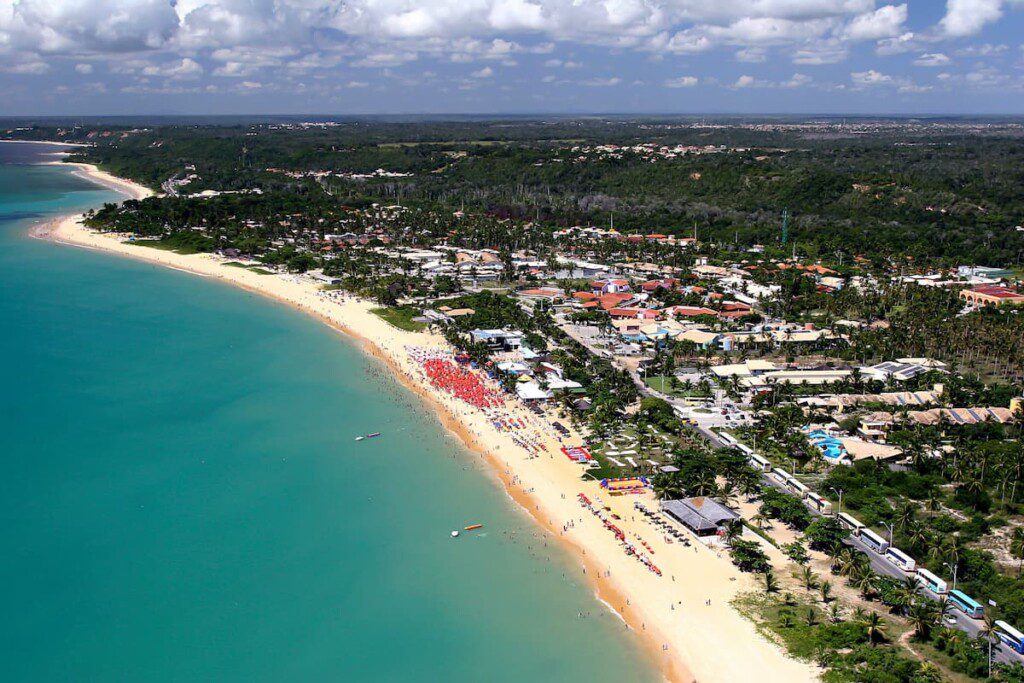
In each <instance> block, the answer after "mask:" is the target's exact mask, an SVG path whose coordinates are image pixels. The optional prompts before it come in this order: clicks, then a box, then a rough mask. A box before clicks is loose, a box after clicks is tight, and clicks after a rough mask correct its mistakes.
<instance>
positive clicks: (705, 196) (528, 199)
mask: <svg viewBox="0 0 1024 683" xmlns="http://www.w3.org/2000/svg"><path fill="white" fill-rule="evenodd" d="M1021 132H1022V131H1021V129H1020V127H1019V126H1018V125H1017V124H1014V123H1004V124H997V123H990V124H986V125H978V124H969V123H967V122H964V123H962V125H958V122H956V121H952V122H951V121H941V122H939V121H937V122H916V121H904V122H899V121H890V122H877V123H872V122H859V123H857V124H856V125H855V126H850V125H841V124H838V123H836V122H829V121H824V122H819V123H814V122H798V121H787V120H775V121H768V122H762V123H760V124H758V125H754V124H753V123H752V122H749V121H744V120H736V119H729V120H724V121H720V122H717V123H716V125H708V124H707V123H706V122H703V121H700V120H697V119H674V120H637V119H629V118H621V119H580V120H573V119H552V120H530V119H509V120H496V121H478V120H456V121H376V120H352V121H345V122H339V123H337V124H336V125H329V126H299V125H297V124H295V123H294V122H290V123H285V122H279V123H273V122H267V123H259V124H252V123H250V124H243V123H233V124H232V125H219V124H217V123H212V122H209V123H206V124H203V125H197V124H193V125H166V124H163V125H151V126H148V127H137V126H132V127H128V126H115V125H110V126H99V125H97V124H87V125H80V126H71V127H66V128H51V127H45V126H43V127H38V126H37V127H29V128H26V129H24V130H19V131H8V133H9V134H10V135H16V136H20V137H36V138H48V139H64V140H74V141H85V142H88V143H90V145H91V146H89V147H87V148H83V149H82V150H81V151H80V152H79V153H78V154H76V155H75V158H77V159H79V160H84V161H89V162H92V163H98V164H99V165H101V166H102V167H104V168H105V169H107V170H109V171H111V172H113V173H115V174H118V175H123V176H127V177H130V178H133V179H135V180H138V181H140V182H143V183H145V184H147V185H149V186H150V187H153V188H154V189H156V188H159V187H160V186H161V185H162V184H163V183H164V182H165V181H167V180H169V179H172V178H177V179H182V178H184V177H185V176H187V175H189V174H194V175H195V176H197V177H196V178H195V179H194V180H192V182H190V183H189V184H187V185H185V186H183V188H182V192H183V193H184V192H198V191H200V190H204V189H213V190H243V189H249V190H251V189H261V190H264V191H274V190H280V191H291V190H294V189H295V188H297V187H300V186H302V185H304V184H307V185H308V184H310V183H313V182H318V183H319V184H320V185H321V186H322V187H323V188H324V189H325V190H326V191H328V192H329V193H330V194H331V195H332V196H334V197H335V198H336V199H338V200H339V201H342V202H351V201H361V200H365V199H367V198H376V199H381V200H386V201H405V202H408V201H421V202H429V203H432V204H436V205H441V206H449V207H459V208H463V207H464V208H466V209H467V210H473V211H479V212H484V213H485V214H487V215H491V216H494V217H496V218H519V219H538V218H539V219H540V220H541V221H542V222H544V223H547V224H550V225H573V224H596V225H607V224H609V223H610V222H612V221H614V224H615V226H616V227H617V228H619V229H621V230H623V231H638V232H662V233H674V234H685V235H690V234H691V233H692V232H693V231H694V229H696V230H697V232H698V234H699V235H700V236H701V237H702V238H703V239H706V240H709V241H714V242H716V243H718V245H719V246H720V247H721V248H723V249H745V248H747V247H749V246H750V245H753V244H757V243H761V244H767V245H775V244H777V243H778V242H779V241H780V238H781V224H782V212H783V210H784V209H788V210H789V214H790V216H791V219H790V222H789V238H790V242H791V243H792V244H793V245H795V246H796V248H797V249H798V250H800V251H801V252H803V253H806V254H808V255H812V256H813V255H819V254H820V255H825V256H828V257H834V258H836V259H838V258H844V259H845V258H847V257H852V256H856V255H859V256H868V257H888V258H895V257H897V256H898V257H899V258H900V259H901V260H905V262H907V263H909V264H911V265H914V264H917V263H920V262H921V261H923V260H930V259H934V260H935V261H937V262H942V263H946V264H953V263H958V262H964V261H967V262H972V263H987V264H992V265H1012V266H1017V265H1020V264H1021V262H1022V259H1024V232H1021V231H1018V230H1016V226H1017V225H1019V224H1021V223H1024V220H1022V218H1021V216H1022V214H1024V196H1022V194H1021V192H1020V190H1019V188H1020V187H1021V185H1022V181H1024V170H1022V169H1024V163H1022V162H1024V139H1022V137H1021ZM640 144H649V145H652V146H654V147H652V148H651V149H654V148H656V147H658V146H665V147H666V148H672V147H674V146H676V145H692V146H698V147H700V148H703V147H705V146H715V150H714V151H711V152H707V153H694V150H696V147H695V148H694V150H691V151H690V153H678V154H651V153H647V152H644V151H643V150H636V149H634V148H631V149H627V150H625V151H615V152H614V153H612V152H609V151H608V150H607V149H606V148H601V147H599V146H606V145H626V146H636V145H640ZM700 151H702V152H704V151H705V150H700ZM378 169H381V170H383V171H386V172H388V174H391V175H385V176H383V177H380V176H373V177H365V176H367V175H368V174H373V172H374V171H377V170H378ZM286 172H287V173H286ZM311 172H320V173H321V174H323V173H327V174H331V175H326V176H321V177H320V178H318V180H317V181H313V180H298V179H296V178H295V177H293V175H289V173H290V174H297V173H311ZM351 174H358V175H360V176H361V177H351ZM399 174H400V175H399Z"/></svg>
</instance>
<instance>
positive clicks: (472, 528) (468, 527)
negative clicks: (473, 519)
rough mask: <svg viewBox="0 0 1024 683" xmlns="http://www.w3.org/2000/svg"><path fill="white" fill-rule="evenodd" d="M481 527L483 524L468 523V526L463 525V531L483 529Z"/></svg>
mask: <svg viewBox="0 0 1024 683" xmlns="http://www.w3.org/2000/svg"><path fill="white" fill-rule="evenodd" d="M483 528H484V525H483V524H470V525H469V526H467V527H465V529H464V530H465V531H473V530H474V529H483Z"/></svg>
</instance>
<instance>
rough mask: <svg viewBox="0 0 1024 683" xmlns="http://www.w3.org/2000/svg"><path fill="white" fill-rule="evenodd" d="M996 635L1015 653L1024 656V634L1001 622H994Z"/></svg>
mask: <svg viewBox="0 0 1024 683" xmlns="http://www.w3.org/2000/svg"><path fill="white" fill-rule="evenodd" d="M996 635H998V636H999V640H1001V641H1003V642H1004V643H1006V644H1007V645H1009V646H1010V647H1012V648H1013V649H1014V650H1016V651H1017V652H1019V653H1021V654H1024V633H1021V632H1020V631H1018V630H1017V629H1015V628H1014V627H1012V626H1010V625H1009V624H1007V623H1006V622H1005V621H1003V620H1001V619H1000V620H999V621H997V622H996Z"/></svg>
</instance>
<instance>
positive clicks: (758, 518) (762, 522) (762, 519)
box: [750, 511, 768, 529]
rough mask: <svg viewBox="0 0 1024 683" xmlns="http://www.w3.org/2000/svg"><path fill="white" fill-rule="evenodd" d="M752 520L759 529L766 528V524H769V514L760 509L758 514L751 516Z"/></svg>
mask: <svg viewBox="0 0 1024 683" xmlns="http://www.w3.org/2000/svg"><path fill="white" fill-rule="evenodd" d="M750 521H751V522H753V523H754V525H755V526H756V527H757V528H758V529H764V528H765V526H767V525H768V515H766V514H764V513H763V512H761V511H758V512H757V514H755V515H754V516H753V517H751V518H750Z"/></svg>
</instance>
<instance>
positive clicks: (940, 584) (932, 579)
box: [917, 567, 948, 595]
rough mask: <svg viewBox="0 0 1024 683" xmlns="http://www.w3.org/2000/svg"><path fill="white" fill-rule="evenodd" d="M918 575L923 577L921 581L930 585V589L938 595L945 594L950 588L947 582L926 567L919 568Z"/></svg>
mask: <svg viewBox="0 0 1024 683" xmlns="http://www.w3.org/2000/svg"><path fill="white" fill-rule="evenodd" d="M917 575H918V576H919V577H920V578H921V582H922V583H924V585H926V586H928V590H930V591H931V592H932V593H935V594H936V595H945V594H946V591H947V589H948V586H947V585H946V582H945V581H943V580H942V579H940V578H939V577H937V576H935V574H932V573H931V572H930V571H928V570H927V569H925V568H924V567H918V568H917Z"/></svg>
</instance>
